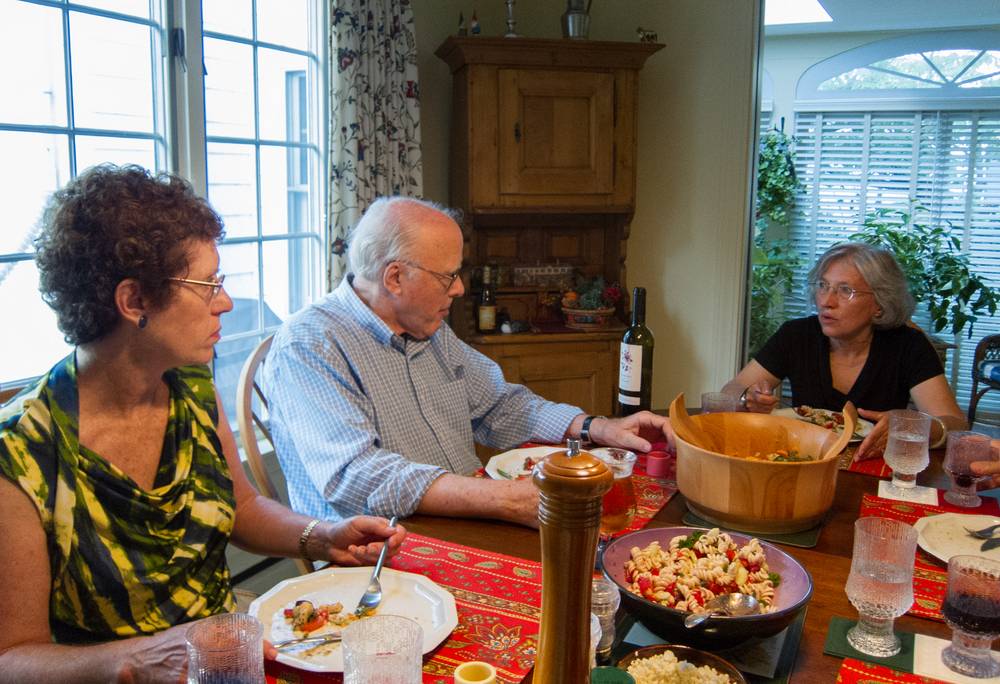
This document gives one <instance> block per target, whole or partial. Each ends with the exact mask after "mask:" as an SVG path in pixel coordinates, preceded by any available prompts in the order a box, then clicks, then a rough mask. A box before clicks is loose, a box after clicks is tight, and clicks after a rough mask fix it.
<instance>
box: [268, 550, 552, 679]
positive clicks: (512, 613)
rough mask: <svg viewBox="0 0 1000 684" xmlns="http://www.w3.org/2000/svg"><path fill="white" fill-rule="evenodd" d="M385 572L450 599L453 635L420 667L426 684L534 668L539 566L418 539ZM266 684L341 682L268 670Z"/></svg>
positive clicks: (515, 674) (279, 667)
mask: <svg viewBox="0 0 1000 684" xmlns="http://www.w3.org/2000/svg"><path fill="white" fill-rule="evenodd" d="M388 565H389V566H390V567H392V568H395V569H396V570H402V571H405V572H413V573H417V574H420V575H424V576H425V577H428V578H430V579H432V580H434V581H435V582H437V583H438V584H440V585H441V586H442V587H444V588H445V589H447V590H448V591H450V592H451V593H452V595H453V596H454V597H455V605H456V607H457V608H458V627H456V628H455V631H453V632H452V633H451V636H449V637H448V639H447V640H446V641H445V642H444V643H442V644H441V645H440V646H438V647H437V649H435V650H434V651H433V652H432V653H431V655H430V656H429V657H425V659H424V677H423V682H424V684H452V681H453V675H452V673H453V671H454V669H455V667H456V666H457V665H458V664H459V663H464V662H466V661H470V660H485V661H486V662H489V663H492V664H493V665H494V666H495V667H496V668H497V681H499V682H507V683H508V684H514V683H515V682H520V681H521V680H522V679H524V677H525V675H526V674H527V673H528V671H529V670H531V668H532V667H533V666H534V664H535V653H536V650H537V646H538V643H537V638H538V623H539V620H540V619H541V605H542V565H541V563H536V562H534V561H529V560H525V559H523V558H515V557H513V556H506V555H504V554H500V553H490V552H487V551H480V550H479V549H473V548H471V547H468V546H462V545H461V544H451V543H449V542H444V541H441V540H439V539H434V538H432V537H424V536H421V535H419V534H412V533H411V534H410V535H408V536H407V538H406V541H405V542H404V544H403V549H402V551H400V553H399V554H398V555H397V556H395V557H394V558H393V559H392V560H390V561H389V563H388ZM266 670H267V681H268V682H269V684H293V683H294V684H327V683H329V682H342V681H343V676H342V675H340V674H331V673H326V674H323V673H314V672H305V671H302V670H297V669H295V668H293V667H289V666H287V665H283V664H280V663H275V662H268V663H267V664H266Z"/></svg>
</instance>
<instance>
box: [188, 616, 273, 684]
mask: <svg viewBox="0 0 1000 684" xmlns="http://www.w3.org/2000/svg"><path fill="white" fill-rule="evenodd" d="M185 636H186V638H187V653H188V675H187V680H188V684H224V683H225V684H230V683H233V684H264V626H263V625H261V623H260V620H258V619H257V618H255V617H253V616H252V615H247V614H246V613H222V614H220V615H213V616H212V617H210V618H205V619H204V620H198V621H197V622H195V623H193V624H192V625H191V626H190V627H189V628H188V630H187V632H186V633H185Z"/></svg>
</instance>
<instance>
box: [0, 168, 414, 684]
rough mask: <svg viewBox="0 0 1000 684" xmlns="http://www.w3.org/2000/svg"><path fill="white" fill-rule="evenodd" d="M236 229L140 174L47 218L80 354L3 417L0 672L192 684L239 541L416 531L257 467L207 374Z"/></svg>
mask: <svg viewBox="0 0 1000 684" xmlns="http://www.w3.org/2000/svg"><path fill="white" fill-rule="evenodd" d="M221 236H222V225H221V221H220V219H219V217H218V216H217V215H216V213H215V212H214V211H213V210H212V209H211V208H210V207H209V206H208V204H207V203H206V202H205V201H204V200H202V199H200V198H199V197H197V196H196V195H195V194H194V192H193V190H192V189H191V187H190V186H189V185H188V184H187V183H186V182H185V181H183V180H181V179H180V178H177V177H173V176H169V175H159V176H152V175H151V174H149V173H148V172H147V171H145V170H143V169H141V168H139V167H135V166H126V167H121V168H119V167H115V166H111V165H103V166H99V167H95V168H93V169H91V170H89V171H87V172H85V173H83V174H82V175H80V176H79V177H78V178H76V179H75V180H73V181H72V182H71V183H70V184H69V185H68V186H66V187H65V188H64V189H62V190H60V191H58V192H57V193H55V195H54V196H53V198H52V200H51V202H50V204H49V206H48V208H47V210H46V212H45V215H44V218H43V229H42V232H41V235H40V236H39V237H38V239H37V241H36V251H37V257H36V258H37V264H38V269H39V273H40V276H41V291H42V296H43V298H44V299H45V301H46V302H47V303H48V304H49V305H50V306H51V307H52V309H53V310H54V311H55V312H56V315H57V317H58V322H59V327H60V330H62V332H63V333H64V334H65V336H66V339H67V341H68V342H70V343H71V344H73V345H75V349H74V351H73V352H72V353H71V354H70V355H69V356H67V357H66V358H65V359H63V360H62V361H60V362H59V363H57V364H56V365H55V366H54V367H53V368H52V369H51V370H50V371H49V372H48V373H47V374H46V375H44V376H43V377H42V378H41V379H40V380H39V381H38V382H37V383H36V384H35V385H34V386H32V387H29V388H27V389H25V391H23V392H22V393H20V394H19V395H18V396H17V397H15V398H14V399H13V400H11V402H10V403H8V404H7V405H6V406H4V407H2V408H0V577H2V578H3V581H2V582H0V681H3V682H6V681H12V682H13V681H18V682H21V681H25V682H26V681H30V682H48V681H52V682H90V681H95V682H96V681H100V682H107V681H130V682H134V681H144V682H145V681H148V682H160V681H163V682H168V681H169V682H177V681H180V680H181V679H182V678H183V673H184V672H185V670H186V667H187V656H186V653H185V643H184V632H185V630H186V626H185V625H184V623H187V622H190V621H192V620H197V619H199V618H203V617H207V616H210V615H213V614H216V613H220V612H225V611H231V610H233V608H234V600H233V594H232V590H231V586H230V577H229V570H228V568H227V566H226V560H225V548H226V545H227V543H228V542H229V540H230V539H232V541H233V542H235V543H236V544H237V545H239V546H240V547H242V548H245V549H248V550H250V551H254V552H258V553H266V554H269V555H283V556H296V555H302V556H305V557H307V558H313V559H324V560H329V561H332V562H334V563H338V564H342V565H359V564H361V563H367V562H372V561H373V560H374V558H375V557H376V555H377V553H378V551H379V550H380V548H381V547H382V545H383V544H388V545H389V546H390V550H391V551H392V552H395V551H397V550H398V549H399V545H400V543H401V542H402V539H403V537H404V535H405V530H403V529H402V527H396V528H395V529H394V528H390V527H388V525H387V523H386V521H385V520H384V519H382V518H374V517H367V516H363V517H356V518H352V519H349V520H345V521H343V522H339V523H329V522H319V521H316V520H311V519H309V518H307V517H304V516H301V515H298V514H296V513H293V512H292V511H290V510H288V509H287V508H285V507H283V506H281V505H280V504H278V503H277V502H274V501H271V500H269V499H267V498H265V497H263V496H261V495H259V494H258V493H257V491H256V490H255V489H254V488H253V486H252V485H251V484H250V482H249V481H248V479H247V478H246V475H245V474H244V472H243V468H242V466H241V464H240V460H239V456H238V454H237V449H236V443H235V440H234V438H233V434H232V432H231V431H230V429H229V424H228V422H227V420H226V417H225V416H224V415H223V411H222V403H221V402H220V401H219V398H218V396H217V395H216V392H215V388H214V386H213V384H212V376H211V373H210V371H209V368H208V366H207V364H208V363H209V362H210V361H211V360H212V353H213V347H214V346H215V343H216V342H217V341H218V340H219V332H220V329H221V324H220V317H221V315H222V314H223V313H225V312H227V311H229V310H231V309H232V300H231V299H230V298H229V295H228V294H226V291H225V289H223V282H222V281H223V277H222V276H221V275H218V274H217V271H218V267H219V253H218V250H217V248H216V243H217V242H218V240H219V239H220V238H221ZM268 650H269V656H273V655H274V652H273V649H270V648H269V649H268Z"/></svg>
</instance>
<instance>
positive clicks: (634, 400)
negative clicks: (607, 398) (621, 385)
mask: <svg viewBox="0 0 1000 684" xmlns="http://www.w3.org/2000/svg"><path fill="white" fill-rule="evenodd" d="M618 403H619V404H628V405H629V406H638V405H639V397H630V396H628V395H627V394H622V393H621V392H619V393H618Z"/></svg>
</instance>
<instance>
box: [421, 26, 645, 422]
mask: <svg viewBox="0 0 1000 684" xmlns="http://www.w3.org/2000/svg"><path fill="white" fill-rule="evenodd" d="M662 47H663V46H662V45H657V44H649V43H610V42H596V41H577V40H541V39H527V38H482V37H467V38H466V37H462V38H459V37H451V38H448V39H447V40H446V41H445V42H444V43H443V44H442V45H441V46H440V47H439V48H438V50H437V53H436V54H437V56H438V57H440V58H441V59H442V60H444V61H445V62H447V64H448V66H449V67H450V68H451V72H452V76H453V95H452V97H453V100H452V101H453V109H452V122H451V130H452V135H451V169H450V191H451V204H452V205H453V206H455V207H456V208H460V209H462V210H463V211H464V215H465V218H464V226H463V228H464V230H465V234H466V252H465V259H466V263H467V264H468V265H469V266H472V267H473V268H475V267H479V266H482V265H484V264H494V265H497V266H498V267H499V270H500V272H501V274H506V276H507V277H505V278H501V279H500V282H498V283H495V289H496V292H497V303H498V306H499V307H501V308H505V309H506V310H507V311H508V312H509V313H510V315H511V317H512V318H514V319H517V320H529V321H533V322H536V323H538V322H539V320H538V319H539V311H542V310H545V307H546V306H547V305H548V306H549V309H550V310H551V301H552V298H553V296H556V295H557V294H558V290H557V289H554V288H553V286H552V285H551V284H548V285H537V284H527V285H526V284H523V283H522V284H514V283H512V282H511V281H510V278H509V274H510V273H511V272H512V271H513V270H514V269H516V268H518V267H523V266H531V265H536V264H537V265H561V266H564V267H565V266H571V267H572V268H573V269H574V270H575V271H576V272H578V273H581V274H583V275H585V276H588V277H593V276H598V275H600V276H603V277H604V279H605V280H606V281H607V282H608V283H612V282H618V283H621V284H622V285H623V289H624V285H625V282H626V281H625V256H626V252H625V244H626V240H627V238H628V224H629V222H630V221H631V218H632V214H633V211H634V208H635V168H636V129H637V126H636V94H637V82H638V72H639V69H640V68H641V67H642V65H643V63H644V62H645V60H646V58H647V57H649V56H650V55H651V54H653V53H654V52H656V51H657V50H659V49H661V48H662ZM466 284H467V290H468V291H469V294H468V295H467V296H466V297H465V298H464V300H465V301H463V302H460V303H458V304H456V305H455V306H454V307H453V309H452V326H453V327H454V329H455V331H456V332H457V333H458V334H459V335H460V336H461V337H462V338H464V339H465V340H467V341H468V342H469V343H471V344H472V345H473V346H474V347H476V348H477V349H479V350H480V351H481V352H483V353H484V354H486V355H487V356H489V357H490V358H492V359H494V360H495V361H497V363H499V364H500V366H501V368H503V371H504V375H505V377H506V378H507V379H508V380H509V381H511V382H520V383H523V384H525V385H527V386H528V387H531V389H532V390H534V391H535V392H537V393H538V394H540V395H542V396H544V397H546V398H547V399H551V400H553V401H565V402H568V403H573V404H577V405H578V406H581V407H583V408H584V409H585V410H587V411H590V412H593V413H601V414H605V415H607V414H610V413H611V412H612V410H613V408H614V407H613V397H614V391H615V385H616V382H617V368H618V358H617V354H618V340H619V339H620V336H621V331H622V330H623V329H624V324H623V323H621V320H624V315H625V308H624V305H625V302H624V301H623V302H622V304H620V305H619V309H618V316H619V322H618V324H617V325H615V326H612V328H611V329H609V330H604V331H593V332H569V331H566V330H558V328H559V327H560V326H559V325H558V323H556V324H554V325H553V324H551V321H549V323H550V325H539V326H536V328H535V329H536V332H532V333H519V334H495V335H477V334H476V332H475V325H474V313H475V299H476V289H477V288H476V287H475V285H474V283H471V282H467V283H466ZM626 299H627V297H626ZM550 312H551V311H550ZM538 330H541V331H540V332H539V331H538Z"/></svg>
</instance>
